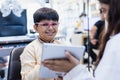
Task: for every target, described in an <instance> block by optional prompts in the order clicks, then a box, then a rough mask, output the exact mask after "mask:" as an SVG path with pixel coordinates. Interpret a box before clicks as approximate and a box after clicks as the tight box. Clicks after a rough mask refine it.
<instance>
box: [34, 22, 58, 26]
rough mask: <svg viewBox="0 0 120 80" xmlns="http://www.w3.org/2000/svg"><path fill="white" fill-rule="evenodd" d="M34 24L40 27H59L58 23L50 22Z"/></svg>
mask: <svg viewBox="0 0 120 80" xmlns="http://www.w3.org/2000/svg"><path fill="white" fill-rule="evenodd" d="M35 24H37V25H40V26H42V27H50V26H52V27H58V25H59V23H58V22H51V23H48V22H44V23H42V22H41V23H35Z"/></svg>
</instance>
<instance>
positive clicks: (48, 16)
mask: <svg viewBox="0 0 120 80" xmlns="http://www.w3.org/2000/svg"><path fill="white" fill-rule="evenodd" d="M33 19H34V23H37V22H40V21H42V20H53V21H58V20H59V15H58V13H57V11H56V10H54V9H52V8H47V7H43V8H40V9H38V10H37V11H36V12H35V13H34V14H33Z"/></svg>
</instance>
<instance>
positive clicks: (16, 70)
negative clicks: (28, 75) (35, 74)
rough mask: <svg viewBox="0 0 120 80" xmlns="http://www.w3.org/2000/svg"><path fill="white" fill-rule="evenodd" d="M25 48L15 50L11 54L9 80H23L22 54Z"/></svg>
mask: <svg viewBox="0 0 120 80" xmlns="http://www.w3.org/2000/svg"><path fill="white" fill-rule="evenodd" d="M23 50H24V47H18V48H14V49H13V51H12V52H11V54H10V60H9V67H8V76H7V80H21V75H20V71H21V62H20V54H21V53H22V52H23Z"/></svg>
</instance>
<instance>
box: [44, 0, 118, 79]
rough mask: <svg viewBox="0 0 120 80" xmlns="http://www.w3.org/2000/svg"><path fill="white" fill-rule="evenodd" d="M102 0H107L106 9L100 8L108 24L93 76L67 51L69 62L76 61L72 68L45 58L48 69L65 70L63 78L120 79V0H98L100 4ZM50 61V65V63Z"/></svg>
mask: <svg viewBox="0 0 120 80" xmlns="http://www.w3.org/2000/svg"><path fill="white" fill-rule="evenodd" d="M102 1H106V2H108V5H107V9H108V10H105V9H104V8H102V9H103V10H102V11H103V12H104V15H105V17H106V19H107V22H108V25H107V27H106V28H107V29H106V34H105V36H104V37H103V38H102V39H103V42H102V44H101V46H100V54H99V57H98V60H97V64H96V70H95V78H93V77H92V76H88V71H87V70H85V68H83V67H82V65H81V64H79V62H77V61H76V59H75V58H74V57H72V56H71V55H70V54H69V53H68V52H67V53H66V54H67V57H69V58H68V59H69V60H70V61H69V63H72V64H73V63H75V62H77V63H76V64H73V65H74V66H75V67H74V68H73V69H71V68H70V69H68V68H66V69H65V70H63V69H62V68H60V67H59V66H60V64H59V66H57V64H58V63H60V61H58V60H56V61H53V60H46V61H45V62H44V65H45V66H46V67H48V68H49V69H52V70H55V71H66V72H67V74H66V75H65V76H64V77H63V80H120V76H119V74H120V69H119V67H120V63H119V61H120V52H119V50H120V45H119V42H120V0H99V2H100V4H101V2H102ZM102 4H103V3H102ZM102 7H103V6H102ZM70 57H72V58H70ZM51 63H52V65H50V64H51ZM56 63H57V64H56ZM62 63H63V64H62V66H64V64H65V63H64V61H62ZM72 64H71V65H72ZM77 64H79V65H77ZM73 65H72V66H73ZM76 65H77V66H76ZM62 66H61V67H62ZM60 69H62V70H60ZM86 73H87V74H86Z"/></svg>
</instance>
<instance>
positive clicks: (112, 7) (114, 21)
mask: <svg viewBox="0 0 120 80" xmlns="http://www.w3.org/2000/svg"><path fill="white" fill-rule="evenodd" d="M99 1H109V12H108V28H107V31H106V33H105V35H104V36H103V38H102V42H101V45H100V52H99V56H98V60H97V63H96V66H97V65H98V64H99V62H100V60H101V58H102V56H103V52H104V49H105V45H106V43H107V41H108V40H109V39H110V36H111V35H115V34H117V33H119V32H120V0H99Z"/></svg>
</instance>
